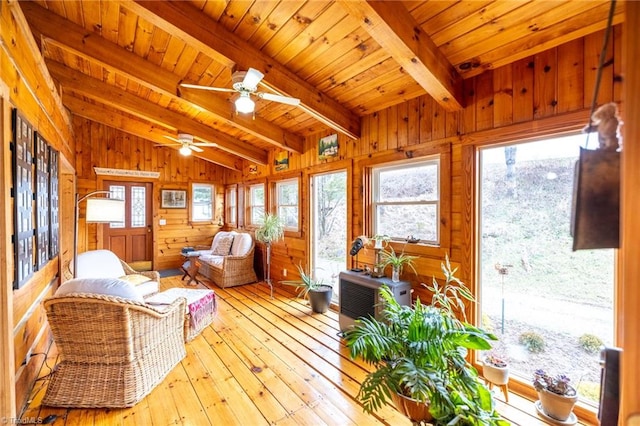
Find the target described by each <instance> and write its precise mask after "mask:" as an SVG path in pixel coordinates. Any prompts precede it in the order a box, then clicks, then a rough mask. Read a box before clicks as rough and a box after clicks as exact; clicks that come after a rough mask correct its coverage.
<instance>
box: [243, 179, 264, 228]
mask: <svg viewBox="0 0 640 426" xmlns="http://www.w3.org/2000/svg"><path fill="white" fill-rule="evenodd" d="M264 196H265V192H264V184H263V183H259V184H256V185H251V186H249V199H248V201H247V209H248V210H249V224H250V225H260V224H261V223H262V220H263V218H264V213H265V211H264V206H265V197H264Z"/></svg>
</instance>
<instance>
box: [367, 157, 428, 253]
mask: <svg viewBox="0 0 640 426" xmlns="http://www.w3.org/2000/svg"><path fill="white" fill-rule="evenodd" d="M372 171H373V174H372V183H373V203H372V210H373V211H372V214H373V226H374V229H373V233H374V234H379V235H388V236H389V237H391V238H392V239H399V240H404V239H405V238H407V236H409V235H412V236H413V237H414V238H418V239H419V240H420V242H421V243H425V244H438V243H439V235H440V231H439V223H440V221H439V220H438V217H439V214H440V213H439V210H440V159H439V158H438V157H432V158H429V159H426V160H422V161H419V162H403V163H401V164H394V165H388V166H378V167H374V168H373V170H372Z"/></svg>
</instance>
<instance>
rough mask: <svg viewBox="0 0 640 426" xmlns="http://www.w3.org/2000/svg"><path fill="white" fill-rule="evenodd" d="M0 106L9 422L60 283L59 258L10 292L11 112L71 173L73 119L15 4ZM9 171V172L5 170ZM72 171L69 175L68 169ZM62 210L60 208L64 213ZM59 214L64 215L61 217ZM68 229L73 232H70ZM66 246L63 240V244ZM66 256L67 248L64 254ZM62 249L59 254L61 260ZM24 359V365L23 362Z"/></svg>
mask: <svg viewBox="0 0 640 426" xmlns="http://www.w3.org/2000/svg"><path fill="white" fill-rule="evenodd" d="M0 88H1V89H2V90H0V96H1V97H2V99H1V100H0V104H1V106H2V111H1V113H0V116H2V124H1V125H0V129H1V132H0V142H1V146H2V151H3V155H2V156H0V158H2V169H3V174H2V182H1V183H0V185H2V187H3V190H2V191H0V192H1V194H2V201H1V202H2V210H3V215H4V219H3V226H2V227H3V229H2V234H3V239H2V243H0V260H1V261H2V263H3V265H5V267H4V270H3V272H2V280H0V281H1V283H2V286H3V288H2V293H1V296H0V328H1V329H2V331H1V332H0V334H1V339H2V343H1V346H2V351H1V352H0V365H2V366H3V367H2V373H1V375H0V380H1V382H0V389H2V392H0V394H1V396H0V417H2V418H4V419H5V420H7V421H9V419H12V418H15V417H16V412H19V411H20V410H21V408H22V407H23V405H24V404H25V402H26V399H27V397H28V395H29V392H30V389H31V387H32V386H33V383H34V380H35V377H36V374H37V372H38V371H39V370H40V367H41V365H42V362H43V360H44V357H42V356H40V355H33V356H31V357H30V358H29V359H28V360H26V358H27V354H28V353H31V354H37V353H41V352H43V351H44V350H45V349H46V348H47V347H48V345H49V344H50V341H51V339H50V335H49V332H48V327H46V322H45V320H44V311H43V309H42V307H41V305H40V301H41V300H42V299H44V298H45V297H47V296H49V295H50V294H51V293H52V292H53V290H55V288H56V287H57V285H58V282H59V264H60V262H59V259H58V258H56V259H54V260H52V261H50V262H49V263H48V264H47V265H46V266H45V267H44V268H42V269H41V270H39V271H37V272H36V273H35V274H34V275H33V277H32V279H31V280H30V281H29V282H28V283H26V284H25V285H24V286H23V287H22V288H21V289H20V290H15V291H13V290H12V289H11V283H12V282H13V277H14V272H13V247H12V246H11V235H12V234H13V224H12V220H11V218H12V217H13V210H12V205H13V201H12V199H11V196H10V191H9V190H8V189H9V188H11V185H12V181H11V176H10V175H11V173H10V170H11V156H10V155H7V154H8V153H10V152H11V151H10V142H11V139H12V137H11V119H10V117H11V110H12V108H18V109H19V110H20V112H21V113H22V114H23V115H24V116H25V117H26V119H27V120H28V121H29V122H30V123H31V124H32V125H33V126H34V129H35V130H37V131H38V132H40V133H41V134H42V135H43V136H44V138H45V139H46V140H47V141H48V142H49V144H50V145H52V146H53V147H54V148H55V149H57V150H58V151H59V152H60V157H61V164H60V168H61V169H63V170H67V172H68V170H69V167H70V166H71V165H72V162H70V161H69V159H71V158H72V156H71V153H72V152H73V149H74V148H73V131H72V129H71V126H70V123H71V118H70V117H69V116H68V114H67V112H66V110H65V109H64V108H63V107H62V102H61V100H60V98H59V97H58V96H57V95H56V90H55V87H54V85H53V82H52V80H51V78H50V77H49V75H48V72H47V71H46V70H45V68H44V64H43V62H42V59H41V56H40V54H39V52H38V49H37V46H36V44H35V41H34V40H33V38H32V36H31V33H30V31H29V30H28V26H27V24H26V20H25V19H24V16H23V15H22V11H21V10H20V7H19V6H18V4H17V3H15V2H13V3H9V2H8V1H6V0H2V1H0ZM7 171H9V172H7ZM72 173H73V171H72ZM70 203H71V204H72V203H73V201H72V199H70V198H69V196H68V194H66V195H65V194H64V193H62V192H61V198H60V205H61V206H65V205H68V204H70ZM63 211H64V210H61V212H63ZM61 214H63V213H61ZM60 227H61V232H65V227H66V232H69V228H68V219H67V218H64V217H62V216H61V222H60ZM71 229H72V228H71ZM65 241H66V244H68V238H64V237H63V241H62V244H65ZM67 252H68V250H67ZM64 255H65V251H62V252H61V256H64ZM25 360H26V362H25Z"/></svg>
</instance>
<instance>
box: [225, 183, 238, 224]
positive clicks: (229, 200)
mask: <svg viewBox="0 0 640 426" xmlns="http://www.w3.org/2000/svg"><path fill="white" fill-rule="evenodd" d="M237 189H238V187H237V186H236V185H231V186H228V187H227V189H226V190H225V192H224V205H225V211H224V220H225V222H226V223H227V224H228V225H235V224H236V223H237V221H238V220H237V217H238V191H237Z"/></svg>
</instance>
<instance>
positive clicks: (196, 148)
mask: <svg viewBox="0 0 640 426" xmlns="http://www.w3.org/2000/svg"><path fill="white" fill-rule="evenodd" d="M187 146H188V147H189V149H190V150H191V151H195V152H203V151H204V149H202V148H199V147H197V146H195V145H187Z"/></svg>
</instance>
